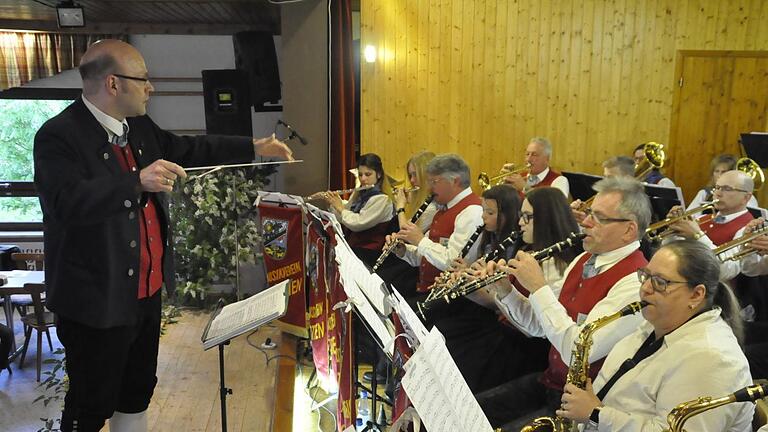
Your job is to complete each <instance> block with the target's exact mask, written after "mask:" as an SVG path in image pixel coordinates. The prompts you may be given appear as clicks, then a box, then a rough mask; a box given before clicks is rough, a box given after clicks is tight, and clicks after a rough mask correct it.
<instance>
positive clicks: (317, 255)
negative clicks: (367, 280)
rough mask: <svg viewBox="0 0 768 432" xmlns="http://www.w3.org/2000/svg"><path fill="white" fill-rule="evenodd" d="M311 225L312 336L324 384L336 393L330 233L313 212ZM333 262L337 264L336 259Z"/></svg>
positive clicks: (324, 387) (309, 255)
mask: <svg viewBox="0 0 768 432" xmlns="http://www.w3.org/2000/svg"><path fill="white" fill-rule="evenodd" d="M309 219H310V223H309V225H308V227H307V258H306V260H305V261H306V263H307V276H308V277H307V290H308V291H309V339H310V344H311V345H312V360H313V361H314V363H315V370H316V371H317V377H318V380H319V381H320V386H321V387H322V388H323V390H325V391H326V392H328V393H336V391H337V389H338V382H337V381H336V378H335V377H331V371H330V359H329V358H328V332H327V331H326V324H327V322H328V287H329V284H328V272H327V268H328V267H329V262H328V258H329V257H328V254H327V251H328V244H329V243H330V240H329V238H328V234H327V233H326V232H325V230H324V229H323V227H322V222H321V221H318V220H314V219H313V218H312V217H311V216H310V218H309ZM330 265H331V266H332V265H334V263H333V262H331V263H330Z"/></svg>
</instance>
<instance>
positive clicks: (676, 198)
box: [643, 183, 685, 221]
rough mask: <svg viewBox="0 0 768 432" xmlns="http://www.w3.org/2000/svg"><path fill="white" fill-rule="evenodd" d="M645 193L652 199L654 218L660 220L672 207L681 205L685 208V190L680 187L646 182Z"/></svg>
mask: <svg viewBox="0 0 768 432" xmlns="http://www.w3.org/2000/svg"><path fill="white" fill-rule="evenodd" d="M643 186H644V187H645V194H646V195H648V199H649V200H650V201H651V211H652V212H653V215H652V219H653V220H654V221H659V220H662V219H665V218H666V217H667V213H669V210H670V209H672V207H674V206H676V205H679V206H681V207H683V208H685V203H684V201H683V192H682V191H681V190H680V188H679V187H677V186H675V187H666V186H659V185H654V184H648V183H644V184H643Z"/></svg>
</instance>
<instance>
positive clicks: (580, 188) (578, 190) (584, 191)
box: [563, 172, 603, 201]
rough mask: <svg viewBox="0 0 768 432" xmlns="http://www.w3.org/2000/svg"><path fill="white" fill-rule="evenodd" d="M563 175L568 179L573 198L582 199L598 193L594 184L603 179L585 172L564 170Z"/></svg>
mask: <svg viewBox="0 0 768 432" xmlns="http://www.w3.org/2000/svg"><path fill="white" fill-rule="evenodd" d="M563 175H564V176H565V178H567V179H568V184H569V189H570V190H571V196H572V197H573V199H575V200H576V199H579V200H582V201H586V200H588V199H590V198H592V196H593V195H594V194H596V193H597V192H595V190H594V189H592V185H594V184H595V183H597V182H598V181H600V180H602V179H603V178H602V177H600V176H597V175H592V174H585V173H571V172H563Z"/></svg>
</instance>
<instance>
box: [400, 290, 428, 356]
mask: <svg viewBox="0 0 768 432" xmlns="http://www.w3.org/2000/svg"><path fill="white" fill-rule="evenodd" d="M392 296H394V305H393V308H394V309H395V312H397V316H399V317H400V322H401V323H402V324H403V329H404V330H405V332H406V333H408V334H409V335H410V336H412V337H413V338H414V340H415V341H416V342H418V343H419V344H421V341H422V340H423V339H426V338H427V336H428V335H429V330H427V327H426V326H425V325H424V323H423V322H422V321H421V320H420V319H419V317H418V316H416V312H414V311H413V309H412V308H411V305H409V304H408V302H407V301H406V300H405V298H403V296H402V295H401V294H400V293H399V292H398V291H397V290H396V289H393V290H392Z"/></svg>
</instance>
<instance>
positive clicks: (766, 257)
mask: <svg viewBox="0 0 768 432" xmlns="http://www.w3.org/2000/svg"><path fill="white" fill-rule="evenodd" d="M764 226H765V220H764V219H763V218H757V219H754V220H752V221H751V222H749V223H748V224H747V225H746V226H745V227H744V228H745V230H744V231H745V233H749V232H752V231H754V230H757V229H762V228H763V227H764ZM748 247H749V248H750V249H754V250H755V253H753V254H751V255H747V256H745V257H744V258H742V259H741V271H742V273H744V274H745V275H747V276H763V279H764V276H765V275H768V234H763V235H761V236H758V237H756V238H754V239H752V240H751V241H750V242H749V245H748ZM760 288H762V292H759V291H758V290H755V291H758V292H755V293H754V295H755V297H756V300H757V301H758V302H759V304H758V308H760V307H762V308H765V307H766V306H767V305H766V304H765V300H764V299H765V298H766V294H765V291H764V290H765V287H764V286H763V287H760ZM760 300H763V301H762V302H760ZM756 312H757V317H756V319H755V321H754V322H748V323H747V326H746V329H747V340H746V341H745V343H744V354H745V355H746V356H747V360H749V371H750V372H751V373H752V377H754V378H766V377H768V322H766V321H765V315H766V311H764V310H763V311H760V310H758V311H756ZM761 315H762V316H761Z"/></svg>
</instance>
